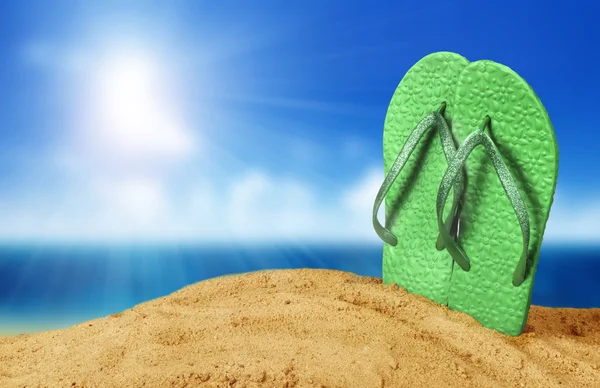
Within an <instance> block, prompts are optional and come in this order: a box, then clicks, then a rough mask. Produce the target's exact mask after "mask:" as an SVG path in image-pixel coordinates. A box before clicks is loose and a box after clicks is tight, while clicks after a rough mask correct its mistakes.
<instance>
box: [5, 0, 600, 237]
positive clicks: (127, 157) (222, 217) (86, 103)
mask: <svg viewBox="0 0 600 388" xmlns="http://www.w3.org/2000/svg"><path fill="white" fill-rule="evenodd" d="M125 3H126V4H125ZM374 4H377V5H374ZM599 10H600V9H599V6H598V5H595V2H593V1H571V2H562V3H557V2H554V3H549V2H541V1H530V2H520V1H513V0H511V1H501V2H500V1H499V2H496V3H494V2H485V1H465V0H460V1H452V2H450V1H428V2H421V1H413V2H398V1H394V2H384V1H381V2H367V1H365V2H352V1H343V2H342V1H327V2H323V1H312V0H311V1H303V2H287V1H253V2H242V1H238V2H227V1H169V2H152V1H129V2H117V1H97V2H93V1H52V2H51V1H28V2H26V3H25V2H14V3H13V2H3V3H2V4H1V5H0V85H1V87H0V214H1V215H2V217H0V239H2V240H9V241H16V240H32V239H33V240H50V241H54V240H75V241H83V240H102V241H104V240H114V239H120V240H122V239H125V240H131V239H157V238H160V239H178V240H179V239H187V240H197V239H201V240H214V241H216V240H227V239H230V238H233V239H236V240H257V239H258V240H281V239H292V240H301V241H307V240H326V241H334V240H335V241H338V240H343V241H377V237H376V235H375V233H374V232H373V231H372V227H371V223H370V211H371V206H372V201H373V199H374V196H375V193H376V191H377V189H378V186H379V184H380V182H381V180H382V179H383V172H382V170H383V161H382V145H381V141H382V131H383V119H384V117H385V112H386V109H387V104H388V103H389V100H390V98H391V95H392V93H393V92H394V89H395V88H396V85H397V84H398V82H399V81H400V79H401V78H402V76H403V74H404V73H405V72H406V71H407V70H408V69H409V68H410V66H411V65H412V64H414V63H415V62H416V61H417V60H419V59H420V58H421V57H423V56H424V55H426V54H428V53H431V52H434V51H442V50H448V51H454V52H458V53H460V54H462V55H464V56H466V57H467V58H468V59H469V60H478V59H491V60H494V61H497V62H501V63H503V64H505V65H508V66H510V67H511V68H513V69H514V70H516V71H517V72H518V73H519V74H520V75H521V76H522V77H523V78H525V79H526V80H527V81H528V82H529V83H530V84H531V85H532V86H533V88H534V89H535V91H536V92H537V94H538V95H539V96H540V98H541V99H542V101H543V103H544V104H545V106H546V108H547V110H548V112H549V114H550V117H551V119H552V122H553V124H554V127H555V131H556V134H557V138H558V142H559V147H560V168H559V181H558V188H557V195H556V197H555V205H554V207H553V210H552V213H551V218H550V222H549V224H548V229H547V232H546V240H547V241H578V242H581V241H587V242H597V241H600V225H599V223H598V222H597V220H598V219H600V179H599V178H600V174H599V173H598V171H597V168H596V166H599V165H600V152H598V151H597V147H598V146H599V145H600V144H599V141H598V129H597V121H596V119H595V118H594V116H593V115H594V113H595V111H596V110H597V109H598V90H600V72H598V70H597V67H598V65H597V64H598V61H599V59H600V58H599V54H598V47H600V32H599V31H600V30H599V29H598V26H597V21H596V18H595V15H597V14H598V11H599Z"/></svg>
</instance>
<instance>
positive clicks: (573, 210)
mask: <svg viewBox="0 0 600 388" xmlns="http://www.w3.org/2000/svg"><path fill="white" fill-rule="evenodd" d="M544 241H548V242H552V243H554V242H557V243H561V242H579V243H582V242H587V243H598V242H600V200H599V199H588V200H584V201H581V200H578V199H576V197H575V196H574V195H572V194H570V195H569V194H567V193H563V192H557V194H556V195H555V198H554V204H553V205H552V209H551V210H550V218H549V219H548V224H547V225H546V231H545V233H544Z"/></svg>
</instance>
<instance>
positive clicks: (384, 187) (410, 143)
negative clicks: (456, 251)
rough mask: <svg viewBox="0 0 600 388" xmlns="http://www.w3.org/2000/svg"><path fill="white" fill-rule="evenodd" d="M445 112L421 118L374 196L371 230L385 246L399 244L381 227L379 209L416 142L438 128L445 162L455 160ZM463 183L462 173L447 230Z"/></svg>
mask: <svg viewBox="0 0 600 388" xmlns="http://www.w3.org/2000/svg"><path fill="white" fill-rule="evenodd" d="M445 108H446V103H443V104H442V105H441V107H440V108H439V109H438V110H437V111H436V112H431V113H429V114H428V115H427V116H425V117H424V118H423V120H421V121H420V122H419V124H417V126H416V127H415V129H414V130H413V131H412V132H411V134H410V135H409V136H408V139H407V140H406V142H405V143H404V145H403V146H402V149H401V150H400V153H399V154H398V156H397V157H396V160H395V161H394V163H393V164H392V167H391V168H390V170H389V172H388V174H387V176H386V177H385V179H384V181H383V183H382V184H381V187H380V188H379V192H378V193H377V196H376V197H375V203H374V205H373V227H374V229H375V232H377V235H379V237H380V238H381V239H382V240H383V241H384V242H386V243H388V244H390V245H392V246H396V245H397V244H398V239H397V238H396V236H395V235H394V234H393V233H392V232H391V231H390V230H388V229H387V228H385V227H384V226H382V225H381V223H380V222H379V220H378V219H377V213H378V212H379V208H380V207H381V204H382V203H383V201H384V199H385V196H386V195H387V193H388V191H389V190H390V188H391V186H392V184H393V183H394V181H395V180H396V178H397V177H398V175H400V172H401V171H402V168H404V165H405V164H406V162H407V160H408V158H409V157H410V155H411V154H412V152H413V151H414V150H415V148H416V146H417V144H418V143H419V140H420V139H421V138H422V137H423V135H424V134H425V133H426V132H427V131H428V130H430V129H431V128H433V127H437V128H438V132H439V135H440V140H441V143H442V148H443V151H444V154H445V156H446V160H447V161H450V159H451V158H452V157H454V153H455V152H456V146H455V145H454V140H453V139H452V134H451V133H450V128H448V124H447V123H446V120H445V119H444V117H443V116H442V113H443V112H444V110H445ZM463 182H464V177H463V174H462V171H461V172H460V173H459V175H458V177H457V179H456V182H455V183H454V187H455V190H454V201H453V207H452V209H453V210H452V211H451V213H450V214H449V216H448V220H447V222H446V224H447V227H448V228H449V226H450V225H451V223H452V221H453V220H454V218H455V216H456V212H457V208H458V203H459V201H460V196H461V195H462V191H463V186H464V184H463ZM444 243H445V242H444V240H442V238H441V236H439V237H438V243H437V248H438V249H439V250H442V249H444Z"/></svg>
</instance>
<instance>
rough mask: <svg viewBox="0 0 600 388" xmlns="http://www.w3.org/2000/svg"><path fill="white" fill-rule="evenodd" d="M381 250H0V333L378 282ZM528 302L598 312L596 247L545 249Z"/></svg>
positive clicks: (599, 254) (346, 247) (599, 253)
mask: <svg viewBox="0 0 600 388" xmlns="http://www.w3.org/2000/svg"><path fill="white" fill-rule="evenodd" d="M381 254H382V247H381V246H380V245H374V246H373V245H371V246H369V245H364V246H353V245H344V246H325V245H324V246H317V245H306V246H304V245H268V246H266V245H265V246H259V245H254V246H234V245H229V246H226V245H221V246H216V245H215V246H209V245H202V246H201V245H197V246H192V245H160V246H157V245H155V246H151V245H111V246H108V245H107V246H92V245H89V246H83V245H81V246H73V245H52V246H27V245H21V246H16V245H15V246H3V247H0V335H12V334H18V333H28V332H36V331H45V330H53V329H59V328H65V327H68V326H71V325H73V324H77V323H80V322H83V321H86V320H90V319H95V318H99V317H103V316H106V315H109V314H112V313H117V312H120V311H123V310H126V309H128V308H131V307H133V306H135V305H136V304H139V303H142V302H144V301H147V300H150V299H154V298H157V297H161V296H165V295H168V294H170V293H172V292H174V291H176V290H178V289H180V288H182V287H184V286H186V285H189V284H192V283H195V282H198V281H201V280H205V279H210V278H213V277H217V276H222V275H228V274H236V273H243V272H249V271H257V270H265V269H286V268H328V269H337V270H342V271H349V272H354V273H356V274H359V275H365V276H376V277H381ZM532 303H533V304H536V305H541V306H550V307H576V308H590V307H600V247H584V246H544V247H543V248H542V251H541V254H540V264H539V266H538V271H537V275H536V278H535V284H534V290H533V297H532Z"/></svg>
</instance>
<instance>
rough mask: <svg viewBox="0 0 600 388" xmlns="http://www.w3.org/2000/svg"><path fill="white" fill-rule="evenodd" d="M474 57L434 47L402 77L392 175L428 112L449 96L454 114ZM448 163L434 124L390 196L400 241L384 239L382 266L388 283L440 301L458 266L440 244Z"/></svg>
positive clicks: (390, 218) (391, 141) (390, 123)
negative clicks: (439, 212) (440, 204)
mask: <svg viewBox="0 0 600 388" xmlns="http://www.w3.org/2000/svg"><path fill="white" fill-rule="evenodd" d="M468 63H469V62H468V61H467V59H465V58H464V57H462V56H460V55H458V54H454V53H450V52H438V53H433V54H430V55H427V56H426V57H424V58H422V59H421V60H420V61H419V62H417V63H416V64H415V65H414V66H413V67H412V68H411V69H410V70H408V72H407V73H406V75H405V76H404V78H402V81H401V82H400V84H399V85H398V87H397V89H396V91H395V93H394V95H393V97H392V100H391V102H390V105H389V108H388V111H387V114H386V118H385V125H384V134H383V144H384V147H383V154H384V165H385V174H386V175H387V174H388V172H389V170H390V168H391V166H392V164H393V163H394V161H395V160H396V157H397V156H398V153H399V152H400V150H401V149H402V146H403V144H404V143H405V141H406V139H407V138H408V136H409V135H410V133H411V132H412V130H413V129H414V128H415V126H416V125H417V124H418V123H419V122H420V121H421V120H422V119H423V118H424V117H425V115H427V114H428V113H430V112H432V111H434V110H437V109H438V108H439V107H440V105H441V103H442V102H444V101H446V104H447V107H446V112H445V117H446V118H447V119H451V117H452V111H453V103H452V99H453V98H454V95H455V88H456V83H457V81H458V76H459V74H460V72H461V71H462V70H463V69H464V68H465V67H466V66H467V65H468ZM447 166H448V164H447V161H446V158H445V155H444V153H443V150H442V145H441V142H440V138H439V134H438V133H437V131H436V130H432V131H430V132H429V133H428V134H426V135H425V136H424V137H423V138H422V139H421V141H420V142H419V144H418V145H417V147H416V149H415V150H414V152H413V154H412V155H411V157H410V159H409V160H408V162H407V163H406V165H405V167H404V169H403V171H402V173H401V174H400V176H398V178H397V179H396V182H395V183H394V184H393V185H392V186H391V188H390V191H389V192H388V195H387V196H386V224H387V226H388V228H389V229H390V230H391V232H392V233H394V234H395V235H396V237H397V238H398V244H397V245H396V246H391V245H389V244H384V248H383V267H382V269H383V282H384V283H385V284H389V283H396V284H398V285H399V286H402V287H404V288H406V290H407V291H408V292H411V293H416V294H420V295H423V296H425V297H427V298H429V299H430V300H432V301H435V302H437V303H440V304H447V301H448V287H449V285H450V276H451V275H452V266H453V261H452V257H451V256H450V254H449V253H448V252H447V251H446V250H442V251H438V250H437V249H436V240H437V237H438V233H439V230H438V227H437V219H436V211H435V210H436V209H435V203H436V194H437V189H438V186H439V183H440V180H441V179H442V177H443V176H444V172H445V171H446V168H447ZM450 207H451V204H449V206H448V207H447V211H449V210H450Z"/></svg>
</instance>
